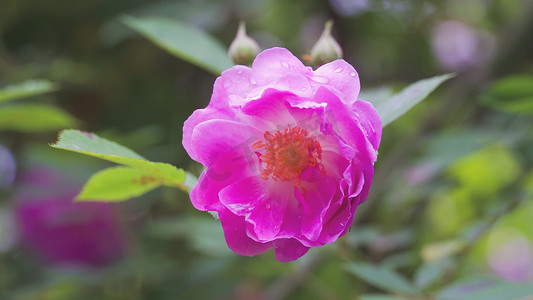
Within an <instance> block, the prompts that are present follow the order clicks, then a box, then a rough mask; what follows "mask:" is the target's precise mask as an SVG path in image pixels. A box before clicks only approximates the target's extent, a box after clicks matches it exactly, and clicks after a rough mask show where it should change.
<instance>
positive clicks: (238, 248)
mask: <svg viewBox="0 0 533 300" xmlns="http://www.w3.org/2000/svg"><path fill="white" fill-rule="evenodd" d="M219 217H220V222H221V223H222V228H223V229H224V236H225V238H226V243H227V244H228V247H229V248H230V249H231V250H233V251H234V252H235V253H237V254H240V255H246V256H254V255H257V254H260V253H263V252H265V251H266V250H268V249H270V248H272V243H259V242H256V241H254V240H252V239H251V238H250V237H248V236H247V235H246V225H245V221H244V217H239V216H237V215H235V214H233V213H232V212H230V211H229V210H227V209H224V210H221V211H219Z"/></svg>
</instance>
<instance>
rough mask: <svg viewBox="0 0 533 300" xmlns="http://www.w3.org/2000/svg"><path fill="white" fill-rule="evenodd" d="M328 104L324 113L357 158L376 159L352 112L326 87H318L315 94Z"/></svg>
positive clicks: (372, 148) (372, 160) (373, 150)
mask: <svg viewBox="0 0 533 300" xmlns="http://www.w3.org/2000/svg"><path fill="white" fill-rule="evenodd" d="M315 97H317V98H319V99H322V100H323V101H324V102H326V103H327V104H328V106H327V108H326V115H327V116H328V119H329V120H330V122H331V124H332V126H333V128H334V130H335V132H336V133H337V134H338V136H339V137H342V139H343V140H344V141H345V142H346V144H348V145H349V146H350V147H352V148H353V149H356V151H357V152H358V153H359V155H358V159H363V160H370V161H371V162H374V161H376V158H377V154H376V151H375V149H374V147H373V146H372V144H370V141H368V139H366V137H365V136H364V134H363V131H362V129H361V128H360V127H359V124H358V123H357V121H356V119H355V117H354V114H353V113H352V112H351V111H350V110H349V109H348V108H347V107H346V105H345V104H344V103H342V102H341V101H340V100H339V98H338V97H337V96H336V95H335V94H333V93H332V92H331V91H330V90H328V89H327V88H324V87H321V88H319V89H318V91H317V93H316V96H315Z"/></svg>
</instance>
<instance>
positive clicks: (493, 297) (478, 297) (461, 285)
mask: <svg viewBox="0 0 533 300" xmlns="http://www.w3.org/2000/svg"><path fill="white" fill-rule="evenodd" d="M532 294H533V284H531V283H523V284H518V283H511V282H505V281H502V280H495V279H476V278H466V279H459V280H458V281H456V282H455V283H453V284H452V285H450V286H448V287H446V288H444V289H443V290H441V291H440V292H439V293H438V294H437V299H439V300H454V299H469V300H514V299H521V298H523V297H527V296H531V295H532Z"/></svg>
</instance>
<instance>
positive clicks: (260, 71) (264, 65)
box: [252, 48, 310, 82]
mask: <svg viewBox="0 0 533 300" xmlns="http://www.w3.org/2000/svg"><path fill="white" fill-rule="evenodd" d="M252 69H253V71H254V74H253V77H252V78H253V79H254V80H256V81H265V82H269V81H278V79H279V78H280V77H281V76H283V75H285V74H286V73H289V72H291V73H300V74H304V73H308V72H310V70H309V69H310V68H307V67H305V66H304V64H303V63H302V62H301V61H300V60H299V59H298V58H297V57H296V56H294V55H293V54H292V53H291V52H290V51H289V50H287V49H284V48H271V49H267V50H265V51H263V52H261V53H259V55H258V56H257V57H256V58H255V60H254V62H253V64H252Z"/></svg>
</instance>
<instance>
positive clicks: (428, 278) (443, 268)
mask: <svg viewBox="0 0 533 300" xmlns="http://www.w3.org/2000/svg"><path fill="white" fill-rule="evenodd" d="M453 266H454V265H453V261H452V260H451V259H448V258H444V259H439V260H436V261H431V262H427V263H424V264H423V265H422V266H420V267H419V268H418V269H417V271H416V274H415V279H414V281H415V284H416V286H417V287H419V288H422V289H425V288H427V287H431V286H432V285H435V284H437V283H439V282H440V281H442V280H443V278H444V277H445V275H446V273H447V272H449V271H450V270H451V269H452V268H453Z"/></svg>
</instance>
